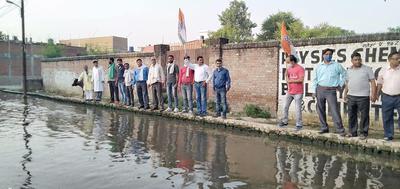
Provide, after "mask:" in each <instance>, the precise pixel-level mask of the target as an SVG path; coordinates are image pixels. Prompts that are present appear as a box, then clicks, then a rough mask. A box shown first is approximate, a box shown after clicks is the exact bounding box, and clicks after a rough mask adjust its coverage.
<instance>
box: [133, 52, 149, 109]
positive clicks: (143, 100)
mask: <svg viewBox="0 0 400 189" xmlns="http://www.w3.org/2000/svg"><path fill="white" fill-rule="evenodd" d="M136 63H137V65H138V67H136V68H135V70H134V71H133V77H132V78H133V80H132V85H136V92H137V95H138V99H139V104H140V107H139V109H142V108H144V109H149V94H148V92H147V83H146V82H147V78H148V75H149V68H148V67H147V66H146V65H144V64H143V62H142V59H140V58H139V59H137V60H136Z"/></svg>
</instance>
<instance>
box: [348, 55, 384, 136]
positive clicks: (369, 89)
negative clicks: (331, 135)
mask: <svg viewBox="0 0 400 189" xmlns="http://www.w3.org/2000/svg"><path fill="white" fill-rule="evenodd" d="M351 63H352V64H353V66H351V67H350V68H348V69H347V76H348V77H347V80H346V82H347V84H346V88H345V90H344V99H345V100H346V101H347V106H348V114H349V132H350V134H349V136H350V137H356V136H358V134H357V132H358V131H357V130H358V119H357V114H358V112H360V115H361V116H360V134H361V137H360V138H361V139H365V138H366V137H367V136H368V128H369V107H370V102H369V101H370V100H371V101H372V102H375V101H376V84H375V78H374V73H373V72H372V68H371V67H369V66H366V65H363V64H362V63H361V55H360V53H357V52H356V53H353V54H352V55H351ZM370 94H371V95H370ZM370 97H371V99H370Z"/></svg>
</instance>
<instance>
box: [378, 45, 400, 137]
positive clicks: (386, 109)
mask: <svg viewBox="0 0 400 189" xmlns="http://www.w3.org/2000/svg"><path fill="white" fill-rule="evenodd" d="M388 60H389V67H386V68H385V67H384V68H382V69H381V70H380V71H379V74H378V89H377V95H376V96H379V91H381V90H382V98H381V100H382V119H383V130H384V135H385V137H384V140H386V141H391V140H393V136H394V118H393V117H394V110H395V109H397V115H399V114H400V84H399V81H400V54H399V52H392V53H390V54H389V56H388ZM397 126H398V127H399V128H400V119H398V122H397Z"/></svg>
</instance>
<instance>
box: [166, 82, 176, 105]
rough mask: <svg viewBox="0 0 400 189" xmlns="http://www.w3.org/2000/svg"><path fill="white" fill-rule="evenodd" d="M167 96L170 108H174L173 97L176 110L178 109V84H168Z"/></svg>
mask: <svg viewBox="0 0 400 189" xmlns="http://www.w3.org/2000/svg"><path fill="white" fill-rule="evenodd" d="M174 85H175V86H174ZM167 96H168V108H172V97H173V98H174V105H175V108H178V85H177V84H176V83H167Z"/></svg>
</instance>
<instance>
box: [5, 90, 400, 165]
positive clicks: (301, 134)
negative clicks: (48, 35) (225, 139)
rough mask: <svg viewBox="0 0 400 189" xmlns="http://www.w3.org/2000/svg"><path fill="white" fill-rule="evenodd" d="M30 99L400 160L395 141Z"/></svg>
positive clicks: (79, 101) (66, 99)
mask: <svg viewBox="0 0 400 189" xmlns="http://www.w3.org/2000/svg"><path fill="white" fill-rule="evenodd" d="M0 91H2V92H6V93H13V94H21V92H18V91H10V90H1V89H0ZM28 94H29V95H30V96H35V97H39V98H44V99H50V100H56V101H61V102H67V103H75V104H83V105H91V106H99V107H104V108H110V109H118V110H124V111H131V112H134V113H138V114H147V115H156V116H162V117H168V118H175V119H180V120H188V121H196V122H201V123H206V124H213V125H217V126H222V127H230V128H236V129H239V130H243V131H255V132H259V133H263V134H266V135H268V136H271V137H274V138H276V137H278V138H280V139H295V140H297V141H300V142H304V143H309V144H318V145H324V146H328V147H335V146H336V147H344V148H347V149H352V150H355V151H361V152H365V153H368V154H371V153H372V154H379V155H386V156H393V157H397V158H399V157H400V142H397V141H392V142H386V141H383V140H381V139H375V138H368V139H366V140H360V139H359V138H358V137H355V138H347V137H341V136H339V135H337V134H334V133H327V134H322V135H321V134H318V131H315V130H307V129H303V130H301V131H297V132H296V131H294V129H292V128H279V127H277V126H276V125H273V124H266V123H257V122H250V121H244V120H234V119H225V120H224V119H221V118H214V117H211V116H206V117H198V116H193V115H189V114H184V113H172V112H160V111H150V110H139V109H138V108H137V107H126V106H120V105H115V104H110V103H106V102H99V103H94V102H85V101H83V100H82V99H78V98H72V97H63V96H54V95H48V94H42V93H34V92H30V93H28Z"/></svg>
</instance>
